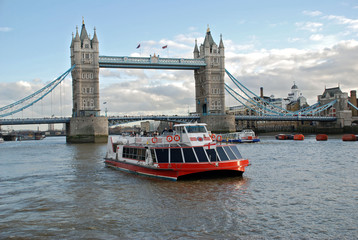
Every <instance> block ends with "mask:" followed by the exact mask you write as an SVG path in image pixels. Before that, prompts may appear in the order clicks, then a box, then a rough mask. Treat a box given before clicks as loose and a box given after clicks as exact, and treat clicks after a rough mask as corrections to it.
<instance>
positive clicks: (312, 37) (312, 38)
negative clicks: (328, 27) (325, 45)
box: [310, 34, 324, 41]
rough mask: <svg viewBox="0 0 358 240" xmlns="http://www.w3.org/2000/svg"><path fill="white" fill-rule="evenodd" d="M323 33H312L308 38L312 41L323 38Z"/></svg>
mask: <svg viewBox="0 0 358 240" xmlns="http://www.w3.org/2000/svg"><path fill="white" fill-rule="evenodd" d="M323 37H324V36H323V35H322V34H313V35H311V36H310V40H312V41H320V40H322V39H323Z"/></svg>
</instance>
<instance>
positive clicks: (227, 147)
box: [224, 146, 236, 160]
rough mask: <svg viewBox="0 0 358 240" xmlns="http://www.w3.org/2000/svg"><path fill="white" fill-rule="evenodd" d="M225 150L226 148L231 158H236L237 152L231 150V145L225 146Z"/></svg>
mask: <svg viewBox="0 0 358 240" xmlns="http://www.w3.org/2000/svg"><path fill="white" fill-rule="evenodd" d="M224 150H225V152H226V154H227V155H228V156H229V158H230V160H234V159H236V156H235V154H234V153H233V152H232V151H231V149H230V147H229V146H225V147H224Z"/></svg>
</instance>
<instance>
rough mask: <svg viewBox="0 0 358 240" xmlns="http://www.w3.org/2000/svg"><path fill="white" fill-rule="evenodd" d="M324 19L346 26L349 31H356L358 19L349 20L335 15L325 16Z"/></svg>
mask: <svg viewBox="0 0 358 240" xmlns="http://www.w3.org/2000/svg"><path fill="white" fill-rule="evenodd" d="M324 18H325V19H328V20H334V21H336V22H337V23H338V24H342V25H346V26H347V27H348V28H349V29H352V30H354V31H357V30H358V19H349V18H346V17H344V16H335V15H329V16H325V17H324Z"/></svg>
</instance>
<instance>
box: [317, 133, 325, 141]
mask: <svg viewBox="0 0 358 240" xmlns="http://www.w3.org/2000/svg"><path fill="white" fill-rule="evenodd" d="M316 140H317V141H327V140H328V135H327V134H317V135H316Z"/></svg>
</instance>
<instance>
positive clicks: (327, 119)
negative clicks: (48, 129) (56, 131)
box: [0, 115, 337, 125]
mask: <svg viewBox="0 0 358 240" xmlns="http://www.w3.org/2000/svg"><path fill="white" fill-rule="evenodd" d="M235 119H236V120H243V121H245V120H246V121H319V122H332V121H336V120H337V118H336V117H316V116H244V115H242V116H240V115H238V116H236V117H235ZM70 120H71V118H70V117H55V118H16V119H0V125H27V124H51V123H54V124H55V123H69V122H70ZM145 120H156V121H169V122H180V123H186V122H195V121H199V120H200V117H199V116H178V115H175V116H167V115H159V116H154V115H153V116H117V117H115V116H111V117H108V122H109V124H110V125H114V124H121V123H127V122H136V121H145Z"/></svg>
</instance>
